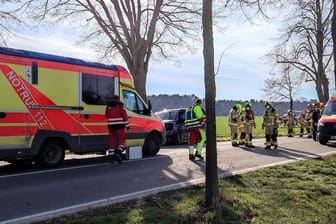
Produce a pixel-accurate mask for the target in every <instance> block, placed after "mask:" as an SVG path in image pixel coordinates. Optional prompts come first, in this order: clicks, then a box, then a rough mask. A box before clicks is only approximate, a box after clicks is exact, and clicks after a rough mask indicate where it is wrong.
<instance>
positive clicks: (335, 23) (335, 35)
mask: <svg viewBox="0 0 336 224" xmlns="http://www.w3.org/2000/svg"><path fill="white" fill-rule="evenodd" d="M335 7H336V0H333V9H332V10H333V16H332V22H331V35H332V41H333V58H334V80H335V84H334V88H335V91H336V10H335Z"/></svg>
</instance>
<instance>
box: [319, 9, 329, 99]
mask: <svg viewBox="0 0 336 224" xmlns="http://www.w3.org/2000/svg"><path fill="white" fill-rule="evenodd" d="M316 27H317V28H316V31H317V32H316V47H317V49H316V50H317V73H318V75H317V82H318V83H316V85H317V90H318V91H319V92H317V95H318V98H319V101H320V102H323V103H326V102H327V101H328V98H329V81H328V78H327V76H326V74H325V70H324V64H323V55H324V47H323V42H324V35H323V24H322V9H321V7H320V3H317V4H316Z"/></svg>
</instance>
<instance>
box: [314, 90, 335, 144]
mask: <svg viewBox="0 0 336 224" xmlns="http://www.w3.org/2000/svg"><path fill="white" fill-rule="evenodd" d="M317 138H318V141H319V142H320V143H321V144H322V145H326V144H327V143H328V142H329V141H336V92H335V93H333V95H332V96H331V97H330V99H329V100H328V102H327V104H326V107H325V109H324V111H323V113H322V116H321V118H320V120H319V123H318V128H317Z"/></svg>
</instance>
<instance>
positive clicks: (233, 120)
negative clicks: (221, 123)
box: [228, 104, 241, 147]
mask: <svg viewBox="0 0 336 224" xmlns="http://www.w3.org/2000/svg"><path fill="white" fill-rule="evenodd" d="M240 108H241V105H240V104H236V105H234V106H233V107H232V109H231V110H230V112H229V120H228V124H229V126H230V131H231V143H232V146H233V147H237V146H239V144H238V141H237V140H238V139H237V138H238V121H239V119H240Z"/></svg>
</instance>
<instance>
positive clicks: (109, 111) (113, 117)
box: [105, 100, 128, 130]
mask: <svg viewBox="0 0 336 224" xmlns="http://www.w3.org/2000/svg"><path fill="white" fill-rule="evenodd" d="M105 116H106V118H107V126H108V129H110V130H111V129H120V128H125V127H126V126H128V117H127V112H126V110H125V107H124V104H123V103H122V102H120V101H117V100H112V102H111V103H110V104H109V105H107V107H106V110H105Z"/></svg>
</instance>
